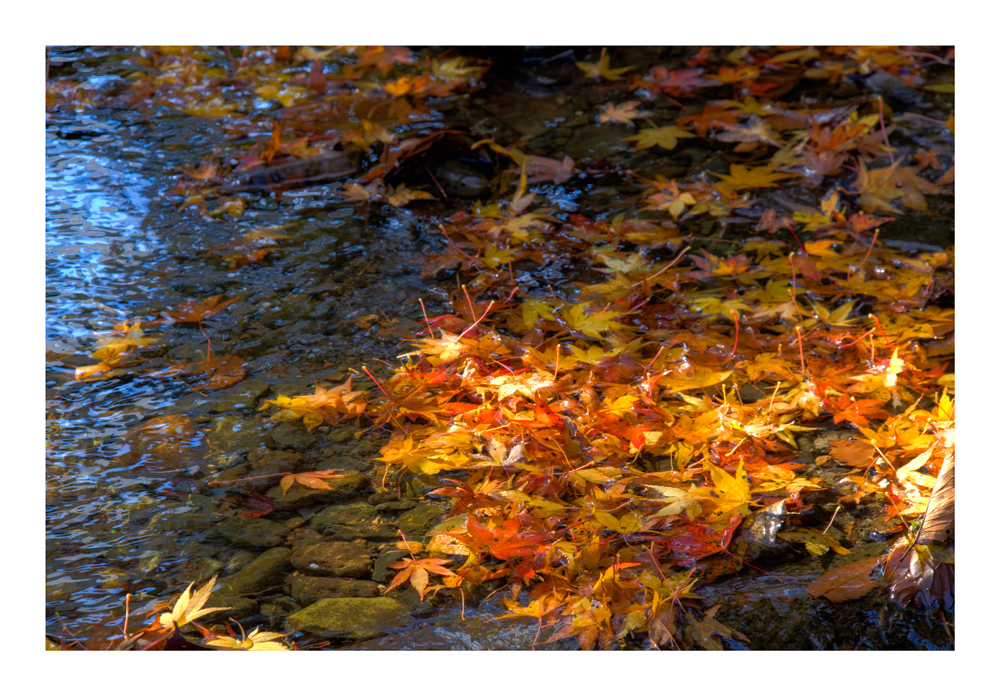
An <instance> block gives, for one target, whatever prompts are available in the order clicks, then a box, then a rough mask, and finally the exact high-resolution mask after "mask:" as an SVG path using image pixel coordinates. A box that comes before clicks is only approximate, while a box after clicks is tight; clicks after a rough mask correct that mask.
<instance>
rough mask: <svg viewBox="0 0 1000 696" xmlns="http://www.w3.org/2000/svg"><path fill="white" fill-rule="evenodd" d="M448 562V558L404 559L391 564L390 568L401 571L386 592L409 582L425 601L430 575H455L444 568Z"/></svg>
mask: <svg viewBox="0 0 1000 696" xmlns="http://www.w3.org/2000/svg"><path fill="white" fill-rule="evenodd" d="M448 562H449V561H448V559H446V558H422V559H420V560H416V559H414V558H404V559H403V560H401V561H396V562H395V563H389V564H388V567H389V568H393V569H394V570H399V572H398V573H396V576H395V577H394V578H393V579H392V582H391V583H389V586H388V587H387V588H385V591H386V592H389V591H390V590H392V589H394V588H396V587H399V586H400V585H402V584H403V583H404V582H406V581H407V580H409V581H410V584H411V585H413V588H414V589H415V590H416V591H417V594H418V595H420V599H423V598H424V591H425V590H426V589H427V583H428V582H429V580H430V575H428V573H436V574H437V575H446V576H447V575H451V576H454V575H455V573H454V572H453V571H452V570H451V569H449V568H445V567H444V564H445V563H448Z"/></svg>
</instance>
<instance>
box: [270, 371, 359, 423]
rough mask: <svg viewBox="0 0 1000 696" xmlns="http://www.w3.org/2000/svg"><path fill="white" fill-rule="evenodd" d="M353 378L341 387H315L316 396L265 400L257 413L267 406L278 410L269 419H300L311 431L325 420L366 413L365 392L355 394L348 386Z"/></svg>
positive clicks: (335, 419) (332, 420)
mask: <svg viewBox="0 0 1000 696" xmlns="http://www.w3.org/2000/svg"><path fill="white" fill-rule="evenodd" d="M353 379H354V378H353V377H349V378H348V379H347V381H346V382H344V383H343V384H341V385H339V386H336V387H331V388H330V389H324V388H323V387H320V386H317V387H316V393H315V394H310V395H307V396H293V397H288V396H281V395H279V396H278V397H277V398H276V399H270V400H268V401H265V402H264V403H263V404H262V405H261V407H260V408H259V409H257V410H263V409H265V408H268V407H269V406H275V407H277V408H279V409H281V410H280V411H278V412H277V413H276V414H275V415H274V416H272V418H273V419H274V420H297V419H299V418H301V419H302V422H303V423H304V424H305V426H306V428H307V429H309V430H312V429H313V428H315V427H316V426H318V425H320V424H321V423H323V422H324V421H326V422H328V423H336V422H338V421H339V420H340V419H341V417H342V416H357V415H360V414H362V413H364V411H365V407H366V406H367V391H354V390H352V387H351V381H352V380H353Z"/></svg>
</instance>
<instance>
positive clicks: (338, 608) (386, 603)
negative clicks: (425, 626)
mask: <svg viewBox="0 0 1000 696" xmlns="http://www.w3.org/2000/svg"><path fill="white" fill-rule="evenodd" d="M412 623H413V617H412V616H410V612H409V611H408V610H407V608H406V607H405V606H404V605H402V604H400V603H399V602H397V601H396V600H394V599H389V598H388V597H370V598H369V597H343V598H335V599H321V600H319V601H318V602H316V603H315V604H312V605H310V606H308V607H306V608H305V609H303V610H302V611H300V612H297V613H295V614H292V615H291V616H289V617H288V619H286V621H285V626H286V628H287V629H288V630H291V631H307V632H308V633H314V634H316V635H318V636H325V637H327V638H346V639H348V640H367V639H369V638H377V637H379V636H384V635H386V634H388V633H391V632H393V631H398V630H401V629H405V628H408V627H409V626H410V625H411V624H412Z"/></svg>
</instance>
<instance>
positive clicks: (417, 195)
mask: <svg viewBox="0 0 1000 696" xmlns="http://www.w3.org/2000/svg"><path fill="white" fill-rule="evenodd" d="M428 198H430V199H433V198H434V196H432V195H431V194H429V193H427V192H426V191H414V190H413V189H408V188H406V186H400V187H399V188H397V189H395V190H393V189H391V188H390V189H389V193H388V195H387V196H386V199H385V200H386V202H387V203H388V204H389V205H391V206H393V207H394V208H403V207H405V206H406V205H407V204H408V203H409V202H410V201H419V200H424V199H428Z"/></svg>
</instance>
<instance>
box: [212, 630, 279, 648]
mask: <svg viewBox="0 0 1000 696" xmlns="http://www.w3.org/2000/svg"><path fill="white" fill-rule="evenodd" d="M284 637H285V635H284V634H283V633H272V632H269V631H261V630H260V629H259V628H255V629H254V630H253V631H251V632H250V635H248V636H244V637H243V638H234V637H230V636H219V637H217V638H213V639H212V640H208V641H205V645H211V646H212V647H213V648H220V649H222V650H258V651H259V650H288V646H286V645H285V644H284V643H279V642H277V641H278V639H279V638H284Z"/></svg>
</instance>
